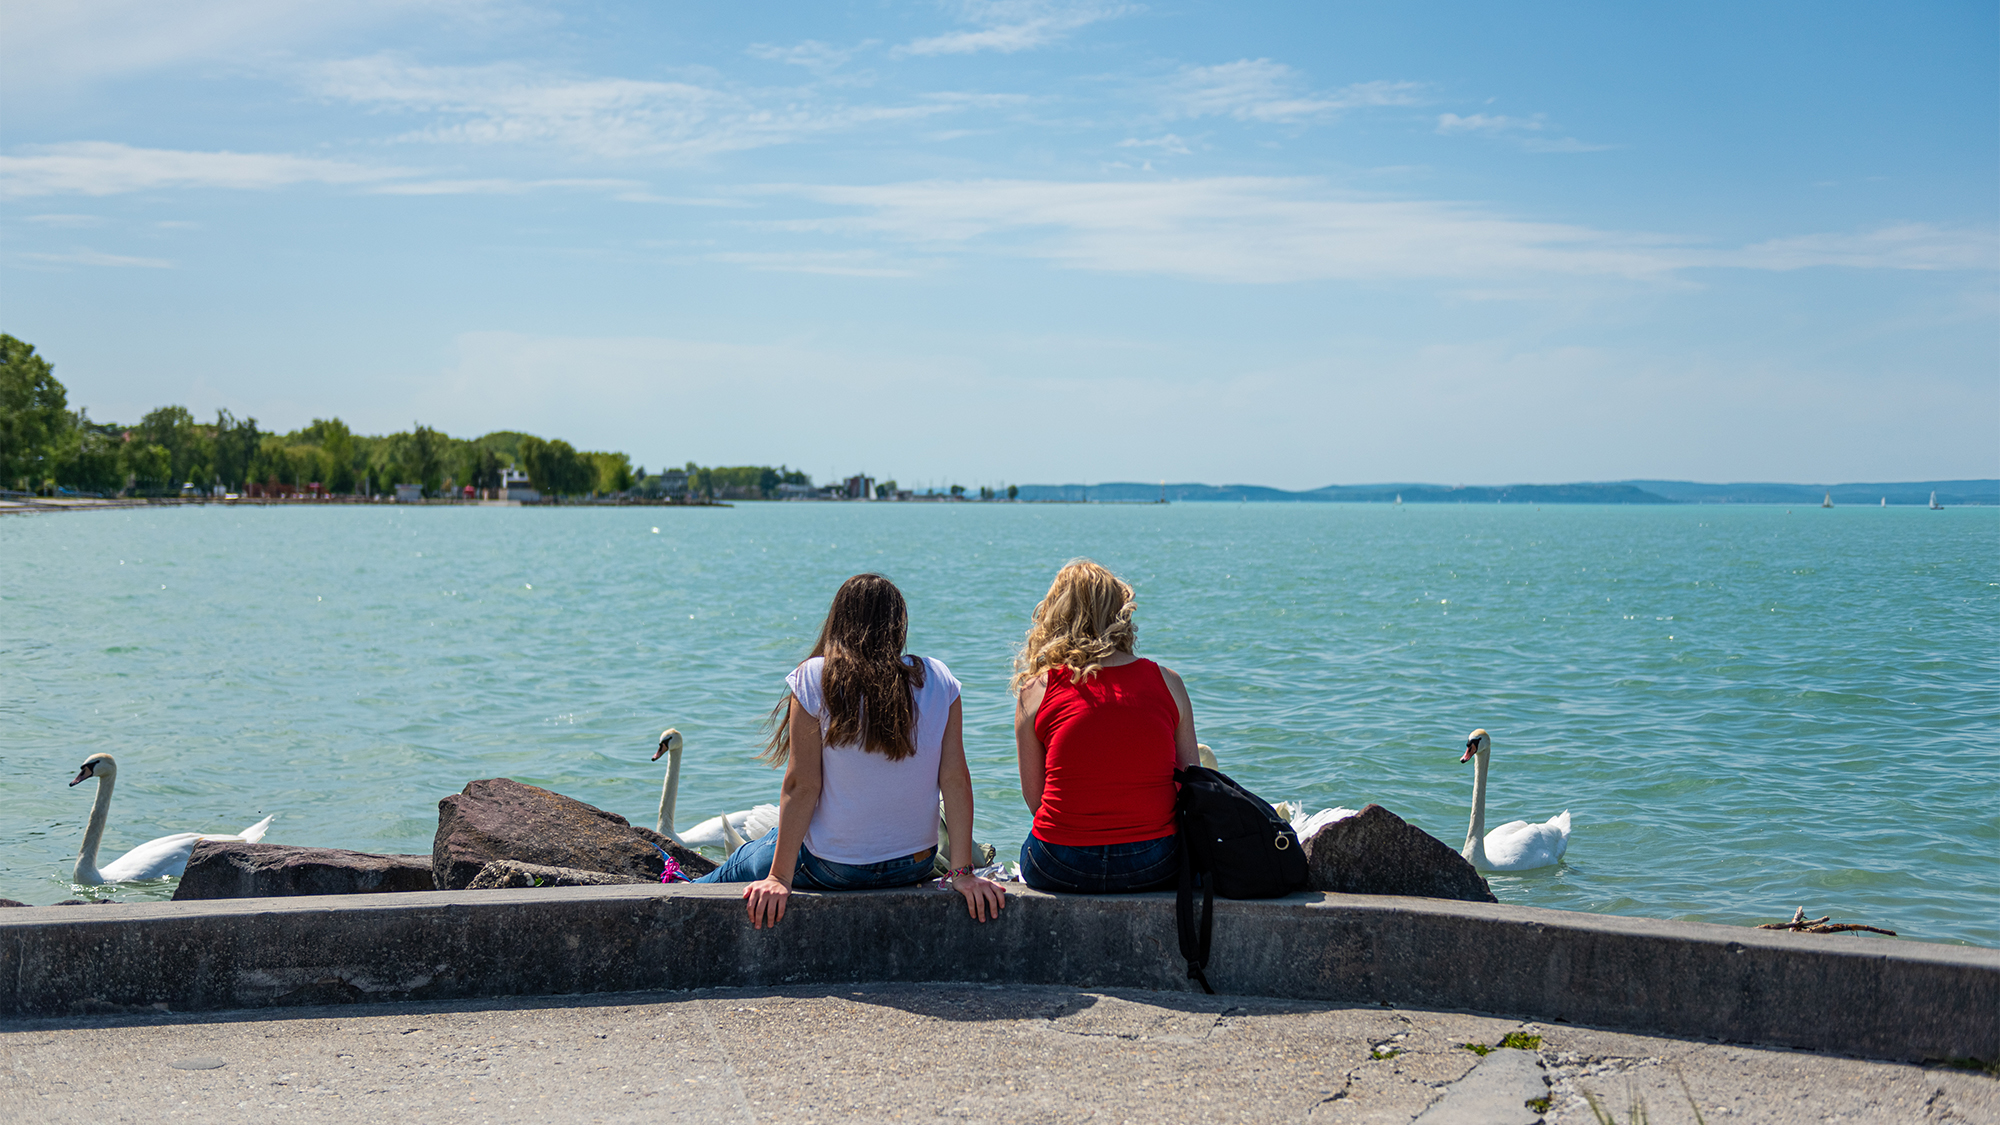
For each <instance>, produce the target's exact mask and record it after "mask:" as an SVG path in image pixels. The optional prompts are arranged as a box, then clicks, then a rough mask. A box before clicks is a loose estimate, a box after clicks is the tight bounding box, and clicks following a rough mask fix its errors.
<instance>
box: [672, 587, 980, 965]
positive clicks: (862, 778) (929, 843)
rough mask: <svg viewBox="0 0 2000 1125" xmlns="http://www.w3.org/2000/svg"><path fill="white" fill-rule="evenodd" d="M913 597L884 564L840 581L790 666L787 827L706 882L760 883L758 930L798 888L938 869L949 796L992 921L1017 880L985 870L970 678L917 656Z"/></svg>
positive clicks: (954, 844) (953, 836) (957, 881)
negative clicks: (906, 596)
mask: <svg viewBox="0 0 2000 1125" xmlns="http://www.w3.org/2000/svg"><path fill="white" fill-rule="evenodd" d="M909 631H910V619H909V609H908V607H907V606H906V605H905V603H904V601H903V594H902V592H901V591H900V590H898V589H896V587H895V585H894V584H893V583H891V582H890V581H889V580H888V579H887V578H884V577H882V576H881V575H879V574H857V575H855V576H854V577H852V578H850V579H848V580H847V581H846V582H844V583H842V584H841V587H840V589H839V591H838V592H836V593H835V594H834V595H833V605H832V606H831V607H830V608H829V609H828V610H827V614H826V623H825V624H824V625H822V626H821V627H820V631H819V641H818V643H816V644H814V645H813V650H812V655H811V656H810V657H808V658H807V659H806V661H805V663H803V664H800V665H799V666H798V667H797V668H796V669H794V670H793V671H792V674H791V675H789V676H787V677H785V683H786V684H787V685H789V687H790V689H791V690H790V691H789V692H788V693H787V694H786V696H785V698H784V699H783V700H781V701H779V703H778V705H777V707H775V708H774V709H773V710H772V712H771V717H772V725H773V726H774V728H775V729H774V730H773V731H772V733H771V742H770V745H769V747H768V748H767V750H766V753H765V757H766V758H767V759H768V760H769V761H770V762H771V763H772V764H773V765H783V766H784V767H785V783H784V790H783V795H782V796H780V797H779V798H778V827H777V828H776V829H774V830H772V831H771V832H768V833H766V834H765V835H764V836H762V837H760V838H758V839H756V840H752V841H750V842H749V843H747V844H744V845H743V846H742V847H740V848H738V849H736V853H735V854H734V855H732V856H730V857H729V858H728V859H727V860H725V861H723V864H722V866H721V867H718V868H716V869H715V870H714V871H712V872H710V873H708V874H707V875H704V876H702V877H701V878H700V879H697V880H696V882H700V883H749V884H750V885H749V886H748V887H747V888H745V889H744V891H743V898H744V901H745V902H746V903H747V904H748V906H749V911H750V922H751V924H752V925H754V926H756V927H757V928H758V929H762V928H764V927H765V926H775V925H777V924H778V921H779V919H781V918H783V917H784V916H785V904H786V902H787V900H788V899H789V897H790V895H791V892H792V890H793V888H795V887H796V888H798V889H800V890H815V891H819V890H824V891H841V890H863V889H867V888H872V887H904V886H909V885H910V884H912V883H918V882H922V881H923V880H924V879H925V878H927V877H928V876H929V875H930V872H931V870H932V864H933V862H934V860H935V859H936V853H937V846H938V833H937V829H938V800H939V797H940V795H942V797H943V801H944V819H945V827H946V831H947V833H948V835H949V837H950V840H951V857H950V858H951V867H952V871H951V874H950V875H949V876H948V877H947V878H948V879H949V881H950V883H951V886H952V888H953V889H954V890H956V891H958V893H959V894H961V895H964V896H965V905H966V909H967V911H968V912H969V913H970V914H971V915H972V917H973V918H975V919H977V920H978V921H981V922H984V921H985V920H986V919H987V918H989V917H995V916H997V915H998V914H999V913H1000V908H1001V906H1003V905H1004V904H1005V901H1006V893H1005V892H1004V891H1002V890H1001V889H1000V886H999V885H998V884H997V883H993V882H990V881H988V880H986V879H981V878H979V877H978V876H976V875H974V874H973V873H972V777H971V774H970V772H969V771H968V770H967V768H966V765H965V741H964V736H963V725H964V721H963V716H962V713H961V709H960V707H959V699H958V681H957V680H955V679H953V678H952V675H951V670H950V669H948V668H946V667H945V666H944V664H943V663H941V662H940V661H936V660H932V659H930V658H928V657H919V656H911V655H907V654H905V653H904V652H903V645H904V643H905V641H906V640H907V639H908V637H909Z"/></svg>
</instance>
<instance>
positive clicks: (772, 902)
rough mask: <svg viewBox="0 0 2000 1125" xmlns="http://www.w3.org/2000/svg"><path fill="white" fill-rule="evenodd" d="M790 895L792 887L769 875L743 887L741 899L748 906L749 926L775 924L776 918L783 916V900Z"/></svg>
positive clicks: (758, 926) (776, 922)
mask: <svg viewBox="0 0 2000 1125" xmlns="http://www.w3.org/2000/svg"><path fill="white" fill-rule="evenodd" d="M791 897H792V888H790V887H788V886H786V885H785V884H783V883H780V882H779V881H777V880H776V879H773V878H771V877H769V876H765V877H764V878H762V879H759V880H757V881H756V882H754V883H752V884H750V885H749V886H747V887H745V888H743V901H744V902H745V903H747V904H748V905H749V907H750V925H751V927H752V928H754V929H759V930H761V929H764V928H765V927H767V926H775V925H777V924H778V919H780V918H783V917H784V916H785V902H786V901H787V900H788V899H790V898H791Z"/></svg>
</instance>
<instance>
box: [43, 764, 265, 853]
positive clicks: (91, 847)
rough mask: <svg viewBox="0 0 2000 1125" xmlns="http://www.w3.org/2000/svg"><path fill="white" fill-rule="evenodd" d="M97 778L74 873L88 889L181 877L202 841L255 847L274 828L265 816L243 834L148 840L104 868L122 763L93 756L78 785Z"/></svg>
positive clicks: (181, 834) (178, 834)
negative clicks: (102, 850) (100, 857)
mask: <svg viewBox="0 0 2000 1125" xmlns="http://www.w3.org/2000/svg"><path fill="white" fill-rule="evenodd" d="M87 777H94V778H96V779H97V799H96V800H95V801H92V802H91V805H90V826H89V827H87V828H85V829H84V830H83V850H82V851H80V852H78V853H77V856H76V871H75V872H74V873H72V874H71V876H70V879H71V881H72V882H75V883H80V884H83V885H86V886H96V885H98V884H101V883H131V882H137V881H138V880H141V879H159V878H164V877H165V876H168V875H179V874H180V873H181V872H183V871H186V870H187V864H188V856H189V855H190V854H191V853H193V851H194V846H195V844H196V843H197V842H198V841H201V840H241V841H243V842H244V843H248V844H254V843H256V842H257V841H259V840H262V839H263V838H264V831H265V829H268V828H269V827H271V818H270V817H268V816H267V817H265V818H264V819H262V820H260V821H258V822H257V823H255V824H253V825H251V826H250V827H248V828H245V829H244V830H243V831H241V832H238V833H236V834H235V835H233V836H232V835H230V834H228V833H226V832H176V833H174V834H173V835H171V836H162V837H160V838H159V839H157V840H148V841H146V842H145V843H143V844H140V845H139V846H138V847H136V848H133V849H132V850H131V851H129V852H126V853H125V854H124V855H121V856H119V857H118V858H117V859H114V860H112V861H111V862H110V863H107V864H105V865H104V866H103V867H101V868H100V867H98V866H97V846H98V845H99V844H100V843H102V842H103V841H104V822H105V820H106V819H107V818H108V817H109V816H110V815H111V787H112V786H113V785H114V784H116V783H117V781H118V763H117V762H114V761H112V760H111V755H109V754H92V755H91V756H90V757H88V758H85V759H84V761H83V768H82V769H80V770H78V771H77V773H76V780H75V781H72V782H70V784H71V785H75V784H77V783H78V782H81V781H82V780H83V779H84V778H87Z"/></svg>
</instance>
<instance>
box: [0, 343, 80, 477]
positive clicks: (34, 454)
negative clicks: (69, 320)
mask: <svg viewBox="0 0 2000 1125" xmlns="http://www.w3.org/2000/svg"><path fill="white" fill-rule="evenodd" d="M68 405H69V399H68V396H67V395H66V394H65V393H64V391H63V385H62V384H61V383H58V382H57V381H56V376H55V366H54V365H53V364H51V363H50V362H49V361H48V360H46V359H43V358H42V357H41V356H38V355H36V354H35V348H34V345H32V344H29V343H26V342H24V341H21V340H16V339H15V338H14V337H12V336H8V335H5V334H0V487H6V486H14V487H23V488H28V489H37V488H40V487H42V483H43V482H44V481H46V480H48V479H49V478H50V477H51V476H53V475H54V469H55V458H56V454H57V452H58V451H59V449H60V444H61V442H62V439H63V438H64V437H65V436H66V431H67V430H68V428H69V422H70V415H69V411H68V410H67V409H65V407H67V406H68Z"/></svg>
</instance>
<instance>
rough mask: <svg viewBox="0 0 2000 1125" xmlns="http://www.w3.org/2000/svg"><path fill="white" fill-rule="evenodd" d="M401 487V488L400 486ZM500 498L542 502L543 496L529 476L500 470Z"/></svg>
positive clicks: (519, 471) (515, 470)
mask: <svg viewBox="0 0 2000 1125" xmlns="http://www.w3.org/2000/svg"><path fill="white" fill-rule="evenodd" d="M398 487H400V486H398ZM500 498H501V499H502V500H540V499H541V498H542V494H541V493H539V492H536V491H535V486H534V485H532V484H529V483H528V474H526V473H524V472H522V471H521V470H519V469H502V470H500Z"/></svg>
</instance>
